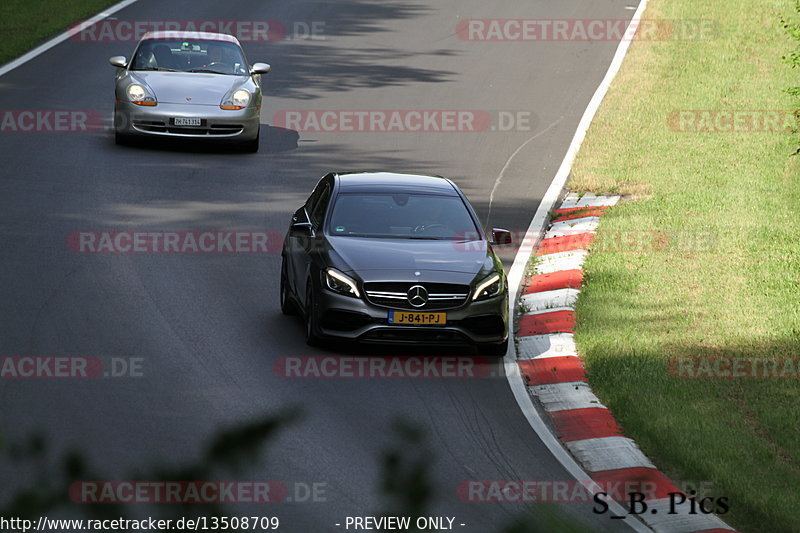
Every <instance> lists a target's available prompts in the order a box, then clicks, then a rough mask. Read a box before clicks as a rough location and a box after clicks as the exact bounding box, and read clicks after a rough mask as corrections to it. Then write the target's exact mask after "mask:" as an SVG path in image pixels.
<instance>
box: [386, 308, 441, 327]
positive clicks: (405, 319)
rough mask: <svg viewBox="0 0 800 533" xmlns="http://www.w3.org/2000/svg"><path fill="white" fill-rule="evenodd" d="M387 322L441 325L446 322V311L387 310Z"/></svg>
mask: <svg viewBox="0 0 800 533" xmlns="http://www.w3.org/2000/svg"><path fill="white" fill-rule="evenodd" d="M389 324H414V325H417V326H443V325H445V324H447V313H424V312H420V311H389Z"/></svg>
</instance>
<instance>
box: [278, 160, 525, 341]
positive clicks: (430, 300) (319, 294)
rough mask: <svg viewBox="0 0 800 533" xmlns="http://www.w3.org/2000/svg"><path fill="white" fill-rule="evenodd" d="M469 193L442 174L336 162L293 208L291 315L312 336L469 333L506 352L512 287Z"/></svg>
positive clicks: (285, 255)
mask: <svg viewBox="0 0 800 533" xmlns="http://www.w3.org/2000/svg"><path fill="white" fill-rule="evenodd" d="M510 243H511V234H510V232H508V231H506V230H501V229H494V230H492V232H491V235H490V236H487V235H486V234H485V233H484V231H483V229H482V227H481V225H480V223H479V221H478V217H477V216H476V215H475V212H474V211H473V209H472V207H471V206H470V204H469V202H468V201H467V199H466V197H465V196H464V194H463V193H462V192H461V191H460V190H459V188H458V187H457V186H456V185H455V184H454V183H453V182H452V181H450V180H448V179H445V178H442V177H438V176H419V175H409V174H393V173H385V172H379V173H374V172H372V173H367V172H362V173H348V174H337V173H331V174H328V175H326V176H324V177H323V178H322V179H321V180H320V181H319V183H318V184H317V186H316V188H315V189H314V191H313V192H312V193H311V196H310V197H309V198H308V200H307V201H306V203H305V204H304V205H303V206H302V207H300V208H299V209H298V210H297V211H296V212H295V213H294V216H293V217H292V221H291V224H290V226H289V231H288V233H287V235H286V239H285V241H284V245H283V251H282V265H281V281H280V295H281V296H280V297H281V310H282V311H283V312H284V313H285V314H300V315H301V316H303V318H304V319H305V325H306V340H307V342H308V343H309V344H312V345H313V344H316V343H318V342H319V341H320V340H321V339H325V338H338V339H347V340H353V341H360V342H376V343H413V344H424V345H428V344H454V345H463V344H470V345H474V346H477V347H478V350H479V352H480V353H482V354H484V355H497V356H502V355H504V354H505V353H506V348H507V346H508V287H507V284H506V275H505V273H504V272H503V266H502V263H501V262H500V260H499V259H498V257H497V256H496V255H495V253H494V251H493V250H492V245H493V244H501V245H506V244H510Z"/></svg>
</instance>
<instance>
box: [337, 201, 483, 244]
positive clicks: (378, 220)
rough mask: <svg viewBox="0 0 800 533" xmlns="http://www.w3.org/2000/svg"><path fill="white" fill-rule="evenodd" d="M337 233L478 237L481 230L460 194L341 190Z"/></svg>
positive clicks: (465, 238) (341, 234) (457, 238)
mask: <svg viewBox="0 0 800 533" xmlns="http://www.w3.org/2000/svg"><path fill="white" fill-rule="evenodd" d="M330 234H331V235H333V236H353V237H384V238H396V239H402V238H405V239H435V240H440V239H451V240H477V239H479V238H480V234H479V232H478V230H477V228H476V226H475V223H474V222H473V220H472V216H471V215H470V213H469V211H468V210H467V207H466V205H464V202H463V201H462V200H461V198H460V197H458V196H438V195H424V194H396V193H395V194H392V193H341V194H339V196H338V197H337V198H336V203H335V205H334V206H333V212H332V213H331V219H330Z"/></svg>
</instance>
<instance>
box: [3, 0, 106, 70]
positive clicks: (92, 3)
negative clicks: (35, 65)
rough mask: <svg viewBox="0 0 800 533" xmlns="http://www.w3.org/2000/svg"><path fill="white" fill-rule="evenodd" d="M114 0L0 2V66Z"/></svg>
mask: <svg viewBox="0 0 800 533" xmlns="http://www.w3.org/2000/svg"><path fill="white" fill-rule="evenodd" d="M114 3H116V0H2V2H0V36H2V39H0V65H2V64H4V63H7V62H9V61H11V60H12V59H14V58H15V57H17V56H19V55H21V54H23V53H24V52H26V51H28V50H30V49H31V48H33V47H34V46H36V45H37V44H39V43H41V42H42V41H44V40H46V38H47V37H50V36H52V35H54V34H57V33H59V32H61V31H63V30H65V29H66V28H67V27H68V26H69V25H70V24H71V23H73V22H78V21H80V20H83V19H86V18H89V17H91V16H92V15H94V14H96V13H97V12H99V11H101V10H102V9H103V8H105V7H107V6H110V5H112V4H114Z"/></svg>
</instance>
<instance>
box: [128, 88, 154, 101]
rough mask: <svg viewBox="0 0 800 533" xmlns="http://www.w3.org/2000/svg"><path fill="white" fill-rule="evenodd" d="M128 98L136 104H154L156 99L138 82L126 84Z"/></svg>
mask: <svg viewBox="0 0 800 533" xmlns="http://www.w3.org/2000/svg"><path fill="white" fill-rule="evenodd" d="M127 93H128V99H129V100H130V101H131V103H134V104H136V105H156V103H157V102H156V99H155V98H154V97H153V96H151V95H149V94H148V93H147V90H146V89H145V88H144V87H142V86H141V85H139V84H138V83H132V84H131V85H128V91H127Z"/></svg>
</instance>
